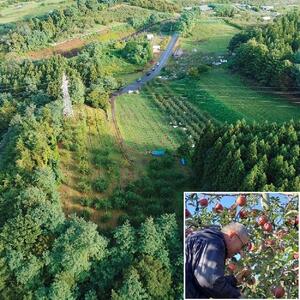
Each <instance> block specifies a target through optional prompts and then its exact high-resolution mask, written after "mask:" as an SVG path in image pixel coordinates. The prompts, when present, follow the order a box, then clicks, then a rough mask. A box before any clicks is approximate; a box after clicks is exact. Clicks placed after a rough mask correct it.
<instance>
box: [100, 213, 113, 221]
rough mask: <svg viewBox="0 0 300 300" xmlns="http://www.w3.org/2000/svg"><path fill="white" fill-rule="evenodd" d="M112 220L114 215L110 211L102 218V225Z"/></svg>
mask: <svg viewBox="0 0 300 300" xmlns="http://www.w3.org/2000/svg"><path fill="white" fill-rule="evenodd" d="M111 219H112V213H111V212H110V211H109V212H106V213H105V214H104V215H103V216H101V217H100V221H101V222H102V223H107V222H109V221H110V220H111Z"/></svg>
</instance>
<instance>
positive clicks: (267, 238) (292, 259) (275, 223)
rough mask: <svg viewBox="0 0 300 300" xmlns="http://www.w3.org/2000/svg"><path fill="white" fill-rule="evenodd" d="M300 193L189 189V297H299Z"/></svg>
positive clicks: (186, 276) (186, 287)
mask: <svg viewBox="0 0 300 300" xmlns="http://www.w3.org/2000/svg"><path fill="white" fill-rule="evenodd" d="M299 195H300V194H299V193H275V192H274V193H273V192H272V193H236V192H185V193H184V202H185V207H184V209H185V218H184V226H185V241H184V243H185V259H184V264H185V274H184V281H185V284H184V293H185V299H208V298H231V299H232V298H233V299H236V298H243V299H266V298H268V299H274V298H284V299H299V288H298V278H299V262H298V259H299V227H298V226H299V225H298V222H299Z"/></svg>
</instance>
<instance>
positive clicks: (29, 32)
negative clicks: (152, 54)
mask: <svg viewBox="0 0 300 300" xmlns="http://www.w3.org/2000/svg"><path fill="white" fill-rule="evenodd" d="M116 3H117V2H110V1H109V2H107V1H97V0H78V1H76V2H75V3H74V4H72V5H70V6H68V7H66V8H61V9H56V10H54V11H53V12H50V13H48V14H46V15H43V16H39V17H33V18H30V19H29V20H26V21H20V22H17V23H16V25H15V26H14V27H12V28H11V29H8V32H7V33H6V34H5V35H3V36H2V38H1V39H0V50H2V51H4V52H11V51H14V52H25V51H29V50H36V49H39V48H42V47H45V46H47V45H49V44H50V43H53V42H55V41H58V40H60V39H62V38H67V37H69V36H70V35H72V34H75V33H80V32H82V31H83V30H86V29H87V28H91V27H93V26H95V25H96V24H103V25H107V23H111V22H112V21H111V20H110V18H111V14H110V13H107V16H106V15H105V14H101V13H100V12H101V11H104V10H107V8H108V7H110V6H111V5H115V4H116ZM161 14H162V13H156V12H154V13H153V14H150V13H149V16H142V19H141V18H140V17H139V16H136V18H132V17H126V15H124V14H122V13H120V15H116V14H114V16H113V21H120V22H127V23H128V24H130V25H132V26H133V27H134V28H143V27H146V26H149V25H151V24H154V23H156V22H158V21H159V20H161V18H162V16H161Z"/></svg>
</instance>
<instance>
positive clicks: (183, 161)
mask: <svg viewBox="0 0 300 300" xmlns="http://www.w3.org/2000/svg"><path fill="white" fill-rule="evenodd" d="M180 163H181V165H182V166H185V165H186V159H185V158H180Z"/></svg>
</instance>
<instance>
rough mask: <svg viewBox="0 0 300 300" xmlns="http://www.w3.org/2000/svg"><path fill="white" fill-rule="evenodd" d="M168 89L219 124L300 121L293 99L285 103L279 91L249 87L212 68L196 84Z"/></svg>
mask: <svg viewBox="0 0 300 300" xmlns="http://www.w3.org/2000/svg"><path fill="white" fill-rule="evenodd" d="M187 86H189V89H187V88H186V87H187ZM170 87H171V88H172V90H173V91H174V92H175V93H178V94H181V95H183V96H185V97H187V99H188V100H189V101H191V102H192V103H193V104H195V105H197V107H199V109H200V110H202V111H207V112H208V113H209V114H210V115H211V116H212V117H214V118H216V119H218V120H220V121H222V122H225V121H228V122H235V121H236V120H238V119H241V118H244V119H245V120H247V121H259V122H263V121H266V120H267V121H271V122H284V121H288V120H290V119H295V120H296V119H299V118H300V109H299V104H296V103H293V102H292V99H291V100H289V99H287V98H286V97H284V96H283V95H282V93H281V92H279V91H276V92H275V91H272V90H270V89H268V88H259V87H251V86H250V85H249V84H247V83H245V82H244V81H243V80H242V79H241V77H240V76H239V75H237V74H231V73H230V71H228V70H225V69H223V68H214V69H213V70H212V71H210V72H208V73H207V74H202V75H201V79H199V80H191V79H183V80H178V81H173V82H171V83H170ZM291 96H293V95H291ZM270 112H271V113H270Z"/></svg>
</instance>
